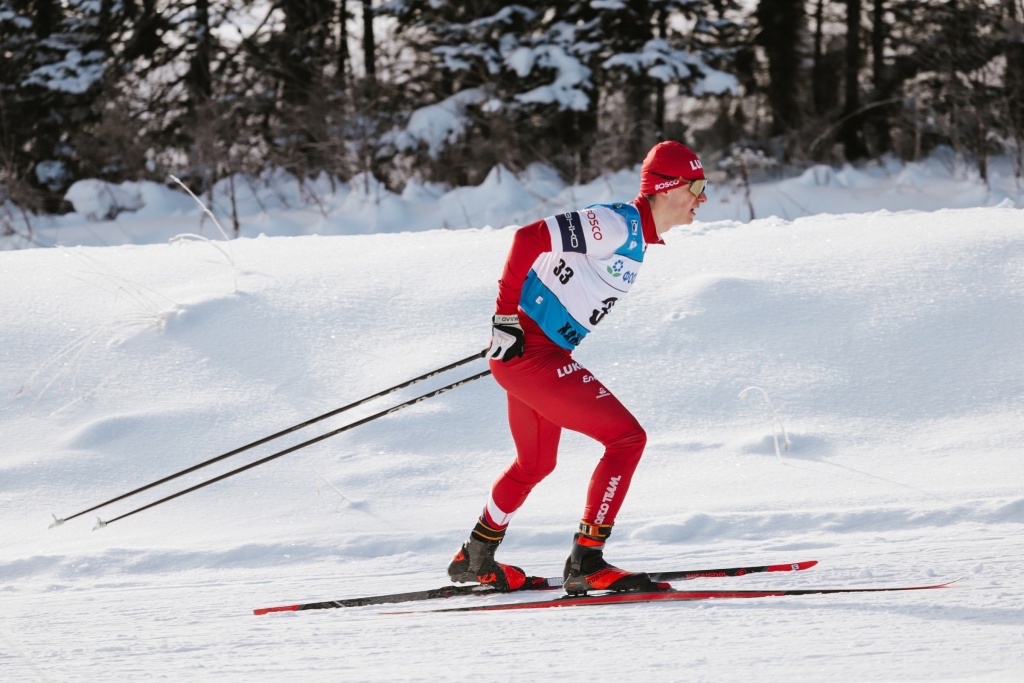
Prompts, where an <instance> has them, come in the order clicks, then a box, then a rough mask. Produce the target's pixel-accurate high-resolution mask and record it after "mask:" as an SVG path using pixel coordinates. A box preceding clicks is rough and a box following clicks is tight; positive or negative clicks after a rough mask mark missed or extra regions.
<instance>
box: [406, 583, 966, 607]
mask: <svg viewBox="0 0 1024 683" xmlns="http://www.w3.org/2000/svg"><path fill="white" fill-rule="evenodd" d="M952 583H954V581H948V582H946V583H937V584H932V585H928V586H895V587H887V588H791V589H783V590H736V591H717V590H711V591H678V590H671V589H670V590H665V591H658V592H654V593H628V592H623V593H601V594H600V595H585V596H580V597H570V596H562V597H558V598H552V599H550V600H535V601H532V602H505V603H501V604H500V605H490V604H488V605H469V606H467V607H444V608H440V609H429V610H406V611H402V612H387V614H415V613H426V612H496V611H501V610H513V609H542V608H547V607H584V606H587V605H622V604H631V603H639V602H676V601H681V600H716V599H724V598H773V597H782V596H786V595H823V594H835V593H881V592H889V591H917V590H931V589H935V588H944V587H946V586H948V585H950V584H952Z"/></svg>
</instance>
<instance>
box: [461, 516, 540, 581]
mask: <svg viewBox="0 0 1024 683" xmlns="http://www.w3.org/2000/svg"><path fill="white" fill-rule="evenodd" d="M504 537H505V529H494V528H492V527H490V526H488V525H487V524H485V523H484V521H483V520H482V519H481V520H480V521H479V522H477V525H476V528H474V529H473V532H472V533H471V534H470V536H469V540H468V541H466V542H465V543H463V544H462V548H461V549H459V552H457V553H456V554H455V557H454V558H452V561H451V564H449V565H448V576H449V578H451V580H452V581H454V582H456V583H471V582H476V583H479V584H481V585H483V586H491V587H493V588H494V589H495V590H497V591H500V592H502V593H507V592H510V591H515V590H519V589H520V588H522V587H523V585H524V584H525V583H526V573H525V572H524V571H523V570H522V569H520V568H519V567H513V566H512V565H509V564H502V563H501V562H497V561H495V559H494V552H495V551H496V550H497V549H498V545H499V544H500V543H501V541H502V539H503V538H504Z"/></svg>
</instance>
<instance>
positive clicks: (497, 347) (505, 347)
mask: <svg viewBox="0 0 1024 683" xmlns="http://www.w3.org/2000/svg"><path fill="white" fill-rule="evenodd" d="M491 324H492V325H493V327H492V329H491V348H489V349H487V357H488V358H498V359H500V360H501V361H502V362H506V361H510V360H512V359H513V358H519V357H520V356H522V355H523V349H524V348H525V343H526V335H524V334H523V328H522V327H521V326H520V325H519V316H518V315H495V316H494V317H493V318H491Z"/></svg>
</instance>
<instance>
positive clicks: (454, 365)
mask: <svg viewBox="0 0 1024 683" xmlns="http://www.w3.org/2000/svg"><path fill="white" fill-rule="evenodd" d="M486 353H487V349H484V350H483V351H479V352H478V353H474V354H473V355H472V356H466V357H465V358H463V359H462V360H457V361H455V362H454V363H449V364H448V365H445V366H444V367H440V368H437V369H436V370H431V371H430V372H427V373H424V374H422V375H420V376H419V377H413V378H412V379H410V380H407V381H405V382H402V383H401V384H396V385H395V386H393V387H391V388H390V389H384V390H383V391H378V392H377V393H376V394H372V395H370V396H367V397H366V398H361V399H359V400H358V401H354V402H353V403H349V404H348V405H347V406H342V407H341V408H337V409H335V410H332V411H330V412H327V413H324V414H323V415H320V416H318V417H314V418H312V419H310V420H306V421H305V422H300V423H299V424H297V425H293V426H291V427H288V428H287V429H282V430H281V431H279V432H277V433H275V434H271V435H270V436H265V437H263V438H262V439H258V440H256V441H253V442H252V443H247V444H245V445H244V446H240V447H238V448H236V449H235V450H233V451H228V452H227V453H222V454H221V455H218V456H216V457H213V458H210V459H209V460H205V461H203V462H201V463H198V464H196V465H192V466H191V467H186V468H185V469H183V470H181V471H180V472H175V473H174V474H169V475H167V476H166V477H164V478H163V479H158V480H156V481H154V482H151V483H149V484H146V485H145V486H140V487H139V488H137V489H133V490H131V491H129V492H128V493H122V494H121V495H120V496H117V497H115V498H111V499H110V500H105V501H103V502H102V503H99V504H97V505H93V506H92V507H91V508H87V509H85V510H82V511H81V512H76V513H75V514H73V515H70V516H68V517H57V516H56V515H54V516H53V523H52V524H50V528H51V529H52V528H53V527H55V526H60V525H61V524H63V523H64V522H67V521H69V520H72V519H74V518H75V517H80V516H82V515H84V514H87V513H89V512H92V511H93V510H98V509H100V508H101V507H106V506H107V505H110V504H111V503H116V502H117V501H119V500H124V499H125V498H128V497H129V496H134V495H135V494H136V493H142V492H143V491H148V490H149V489H151V488H153V487H154V486H159V485H160V484H166V483H167V482H169V481H171V480H173V479H177V478H178V477H181V476H184V475H186V474H189V473H190V472H195V471H196V470H198V469H202V468H203V467H206V466H207V465H212V464H213V463H215V462H220V461H221V460H224V459H226V458H230V457H231V456H233V455H238V454H239V453H242V452H244V451H247V450H249V449H250V448H255V447H256V446H260V445H262V444H265V443H267V442H268V441H273V440H274V439H277V438H280V437H282V436H284V435H286V434H291V433H292V432H294V431H298V430H299V429H303V428H304V427H308V426H309V425H311V424H316V423H317V422H320V421H321V420H326V419H327V418H329V417H334V416H335V415H338V414H340V413H343V412H345V411H346V410H351V409H352V408H355V407H357V406H361V405H363V404H364V403H368V402H370V401H372V400H374V399H377V398H381V397H383V396H387V395H388V394H393V393H394V392H396V391H399V390H400V389H405V388H406V387H411V386H412V385H413V384H417V383H419V382H422V381H424V380H427V379H430V378H431V377H434V376H436V375H440V374H441V373H443V372H447V371H449V370H452V369H454V368H457V367H459V366H460V365H465V364H466V363H470V362H472V361H474V360H476V359H477V358H483V357H484V355H485V354H486Z"/></svg>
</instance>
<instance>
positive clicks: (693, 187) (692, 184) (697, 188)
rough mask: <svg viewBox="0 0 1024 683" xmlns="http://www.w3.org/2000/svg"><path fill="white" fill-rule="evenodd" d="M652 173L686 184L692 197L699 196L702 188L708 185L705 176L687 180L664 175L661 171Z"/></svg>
mask: <svg viewBox="0 0 1024 683" xmlns="http://www.w3.org/2000/svg"><path fill="white" fill-rule="evenodd" d="M654 175H656V176H658V177H659V178H665V179H667V180H676V181H679V184H680V185H686V186H687V187H688V189H689V190H690V194H692V195H693V196H694V197H700V196H701V194H702V193H703V192H704V190H706V189H707V187H708V181H707V179H705V178H701V179H699V180H687V179H686V178H677V177H675V176H670V175H664V174H662V173H655V174H654ZM666 185H667V183H666ZM666 189H667V188H666Z"/></svg>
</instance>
